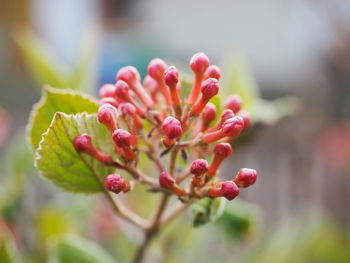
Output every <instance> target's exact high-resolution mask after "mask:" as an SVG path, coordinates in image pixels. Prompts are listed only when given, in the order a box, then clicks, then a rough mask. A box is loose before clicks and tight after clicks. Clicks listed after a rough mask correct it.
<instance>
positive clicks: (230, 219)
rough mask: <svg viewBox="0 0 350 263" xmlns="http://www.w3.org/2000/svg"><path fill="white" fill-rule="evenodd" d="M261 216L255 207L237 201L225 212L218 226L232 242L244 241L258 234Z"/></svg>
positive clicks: (218, 221)
mask: <svg viewBox="0 0 350 263" xmlns="http://www.w3.org/2000/svg"><path fill="white" fill-rule="evenodd" d="M258 218H259V214H258V211H257V209H256V207H255V206H253V205H251V204H249V203H247V202H243V201H239V200H235V202H232V203H231V204H230V205H229V206H227V207H226V209H225V210H224V211H223V214H222V216H221V217H220V219H219V220H217V221H216V223H217V225H218V226H219V227H220V228H221V229H222V230H223V231H224V233H225V234H226V236H227V237H229V238H230V239H232V240H242V239H245V238H247V237H248V236H250V235H252V234H253V233H255V232H256V230H257V228H258V226H259V220H258Z"/></svg>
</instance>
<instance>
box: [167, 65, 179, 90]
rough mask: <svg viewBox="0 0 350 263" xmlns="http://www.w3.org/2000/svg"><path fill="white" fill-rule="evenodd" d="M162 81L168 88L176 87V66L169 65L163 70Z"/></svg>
mask: <svg viewBox="0 0 350 263" xmlns="http://www.w3.org/2000/svg"><path fill="white" fill-rule="evenodd" d="M164 81H165V84H167V85H168V86H169V88H170V89H176V84H177V83H178V82H179V72H178V71H177V69H176V67H174V66H170V67H168V68H167V69H166V70H165V72H164Z"/></svg>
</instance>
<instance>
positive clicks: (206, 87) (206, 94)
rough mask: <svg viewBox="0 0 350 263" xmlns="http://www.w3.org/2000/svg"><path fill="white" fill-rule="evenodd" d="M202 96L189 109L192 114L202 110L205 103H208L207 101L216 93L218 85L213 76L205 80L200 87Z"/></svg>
mask: <svg viewBox="0 0 350 263" xmlns="http://www.w3.org/2000/svg"><path fill="white" fill-rule="evenodd" d="M201 92H202V96H201V97H200V99H199V100H197V101H196V103H195V104H194V105H193V107H192V109H191V114H192V116H198V115H199V114H200V113H201V112H202V110H203V109H204V107H205V105H206V104H207V103H208V101H209V100H210V99H211V98H212V97H213V96H215V95H216V94H218V92H219V85H218V81H217V80H216V79H213V78H209V79H207V80H205V81H204V82H203V84H202V87H201Z"/></svg>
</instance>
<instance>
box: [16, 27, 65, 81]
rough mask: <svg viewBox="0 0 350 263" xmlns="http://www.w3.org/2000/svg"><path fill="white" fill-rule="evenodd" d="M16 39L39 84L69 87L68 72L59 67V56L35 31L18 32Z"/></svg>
mask: <svg viewBox="0 0 350 263" xmlns="http://www.w3.org/2000/svg"><path fill="white" fill-rule="evenodd" d="M15 41H16V44H17V46H18V48H19V51H20V52H21V55H22V57H23V59H24V62H25V64H26V66H27V68H28V70H29V71H30V73H31V75H32V76H33V78H34V79H35V80H36V81H37V82H38V83H39V86H41V85H43V84H49V85H51V86H54V87H58V88H68V86H67V85H68V79H67V74H65V73H64V72H62V70H61V71H60V70H59V69H58V68H57V65H59V63H58V60H57V58H55V57H54V56H53V53H52V51H50V50H49V49H48V47H46V46H45V45H44V43H42V42H41V41H40V40H39V39H38V38H37V37H35V35H34V34H33V33H31V32H29V31H20V32H17V34H16V35H15Z"/></svg>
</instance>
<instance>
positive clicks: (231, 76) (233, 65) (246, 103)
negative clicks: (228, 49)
mask: <svg viewBox="0 0 350 263" xmlns="http://www.w3.org/2000/svg"><path fill="white" fill-rule="evenodd" d="M225 64H226V65H227V66H225V67H224V71H223V77H222V83H223V84H222V87H223V88H222V89H221V90H220V93H219V94H220V96H221V98H222V99H224V98H225V97H227V96H229V95H231V94H237V95H239V96H240V97H241V98H242V100H243V108H244V109H245V110H247V111H250V110H251V109H252V108H253V107H254V104H255V102H256V100H257V99H258V98H259V97H260V92H259V89H258V86H257V84H256V81H255V79H254V77H253V75H252V74H251V72H250V71H249V69H248V66H247V64H246V63H245V61H244V59H243V58H242V57H241V56H239V55H234V56H231V57H230V58H229V60H228V62H227V63H225Z"/></svg>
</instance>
